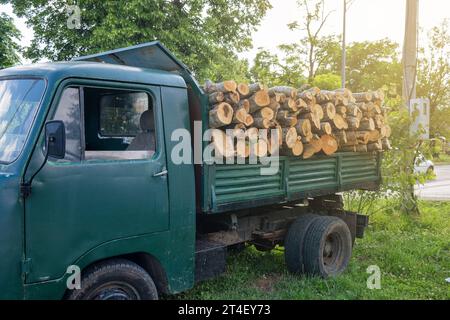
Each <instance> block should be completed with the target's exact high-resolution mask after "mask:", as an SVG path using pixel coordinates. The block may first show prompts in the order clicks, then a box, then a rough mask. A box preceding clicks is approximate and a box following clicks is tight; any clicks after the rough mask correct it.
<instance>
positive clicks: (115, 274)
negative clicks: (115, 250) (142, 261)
mask: <svg viewBox="0 0 450 320" xmlns="http://www.w3.org/2000/svg"><path fill="white" fill-rule="evenodd" d="M83 273H84V274H83ZM83 273H82V278H81V289H80V290H71V291H69V292H68V294H67V299H68V300H158V292H157V290H156V286H155V283H154V282H153V280H152V278H151V277H150V275H149V274H148V273H147V272H146V271H145V270H144V269H143V268H141V267H140V266H139V265H137V264H135V263H134V262H131V261H128V260H125V259H114V260H109V261H105V262H101V263H99V264H96V265H94V266H92V267H89V268H88V269H87V270H86V271H84V272H83Z"/></svg>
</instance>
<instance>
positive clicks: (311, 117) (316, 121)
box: [300, 112, 321, 130]
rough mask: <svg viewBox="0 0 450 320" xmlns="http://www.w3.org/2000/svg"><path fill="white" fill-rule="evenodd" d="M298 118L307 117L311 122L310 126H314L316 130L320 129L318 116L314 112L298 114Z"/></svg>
mask: <svg viewBox="0 0 450 320" xmlns="http://www.w3.org/2000/svg"><path fill="white" fill-rule="evenodd" d="M300 118H301V119H308V120H309V121H310V122H311V128H314V129H317V130H319V129H321V126H320V119H319V118H318V116H317V115H316V114H315V113H312V112H311V113H305V114H302V115H300Z"/></svg>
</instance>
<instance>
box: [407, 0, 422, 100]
mask: <svg viewBox="0 0 450 320" xmlns="http://www.w3.org/2000/svg"><path fill="white" fill-rule="evenodd" d="M418 12H419V0H406V24H405V42H404V45H403V100H404V102H405V103H406V104H407V106H408V107H409V105H410V101H411V99H415V98H416V78H417V48H418V44H417V31H418V22H419V21H418V20H419V17H418Z"/></svg>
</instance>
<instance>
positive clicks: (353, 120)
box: [345, 117, 360, 130]
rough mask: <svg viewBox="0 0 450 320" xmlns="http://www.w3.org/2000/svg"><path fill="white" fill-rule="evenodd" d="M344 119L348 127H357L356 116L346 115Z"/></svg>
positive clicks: (358, 123)
mask: <svg viewBox="0 0 450 320" xmlns="http://www.w3.org/2000/svg"><path fill="white" fill-rule="evenodd" d="M345 120H346V121H347V123H348V128H349V129H352V130H357V129H359V126H360V121H359V119H358V118H356V117H347V118H346V119H345Z"/></svg>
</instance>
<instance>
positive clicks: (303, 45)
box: [288, 0, 333, 83]
mask: <svg viewBox="0 0 450 320" xmlns="http://www.w3.org/2000/svg"><path fill="white" fill-rule="evenodd" d="M297 3H298V5H299V7H300V9H301V10H304V11H305V13H306V14H305V16H304V17H303V18H302V19H301V20H300V21H301V22H299V21H294V22H292V23H290V24H289V25H288V27H289V28H290V29H291V30H303V31H305V32H306V37H305V38H304V39H301V41H300V42H299V43H298V44H296V45H295V46H296V48H297V49H299V51H297V52H300V53H301V54H302V55H303V56H305V57H306V61H307V62H306V67H307V71H308V81H309V82H310V83H311V82H312V80H313V79H314V77H315V76H316V72H317V69H318V68H320V66H321V65H322V64H323V62H324V60H325V59H326V58H327V57H326V56H325V55H324V52H325V50H324V49H325V47H324V46H323V44H324V42H323V41H321V40H323V39H321V37H320V33H321V31H322V29H323V27H324V26H325V23H326V22H327V20H328V18H329V17H330V15H331V13H332V12H333V11H326V9H325V0H313V1H311V0H298V1H297ZM328 39H329V38H328ZM326 43H329V42H326Z"/></svg>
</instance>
